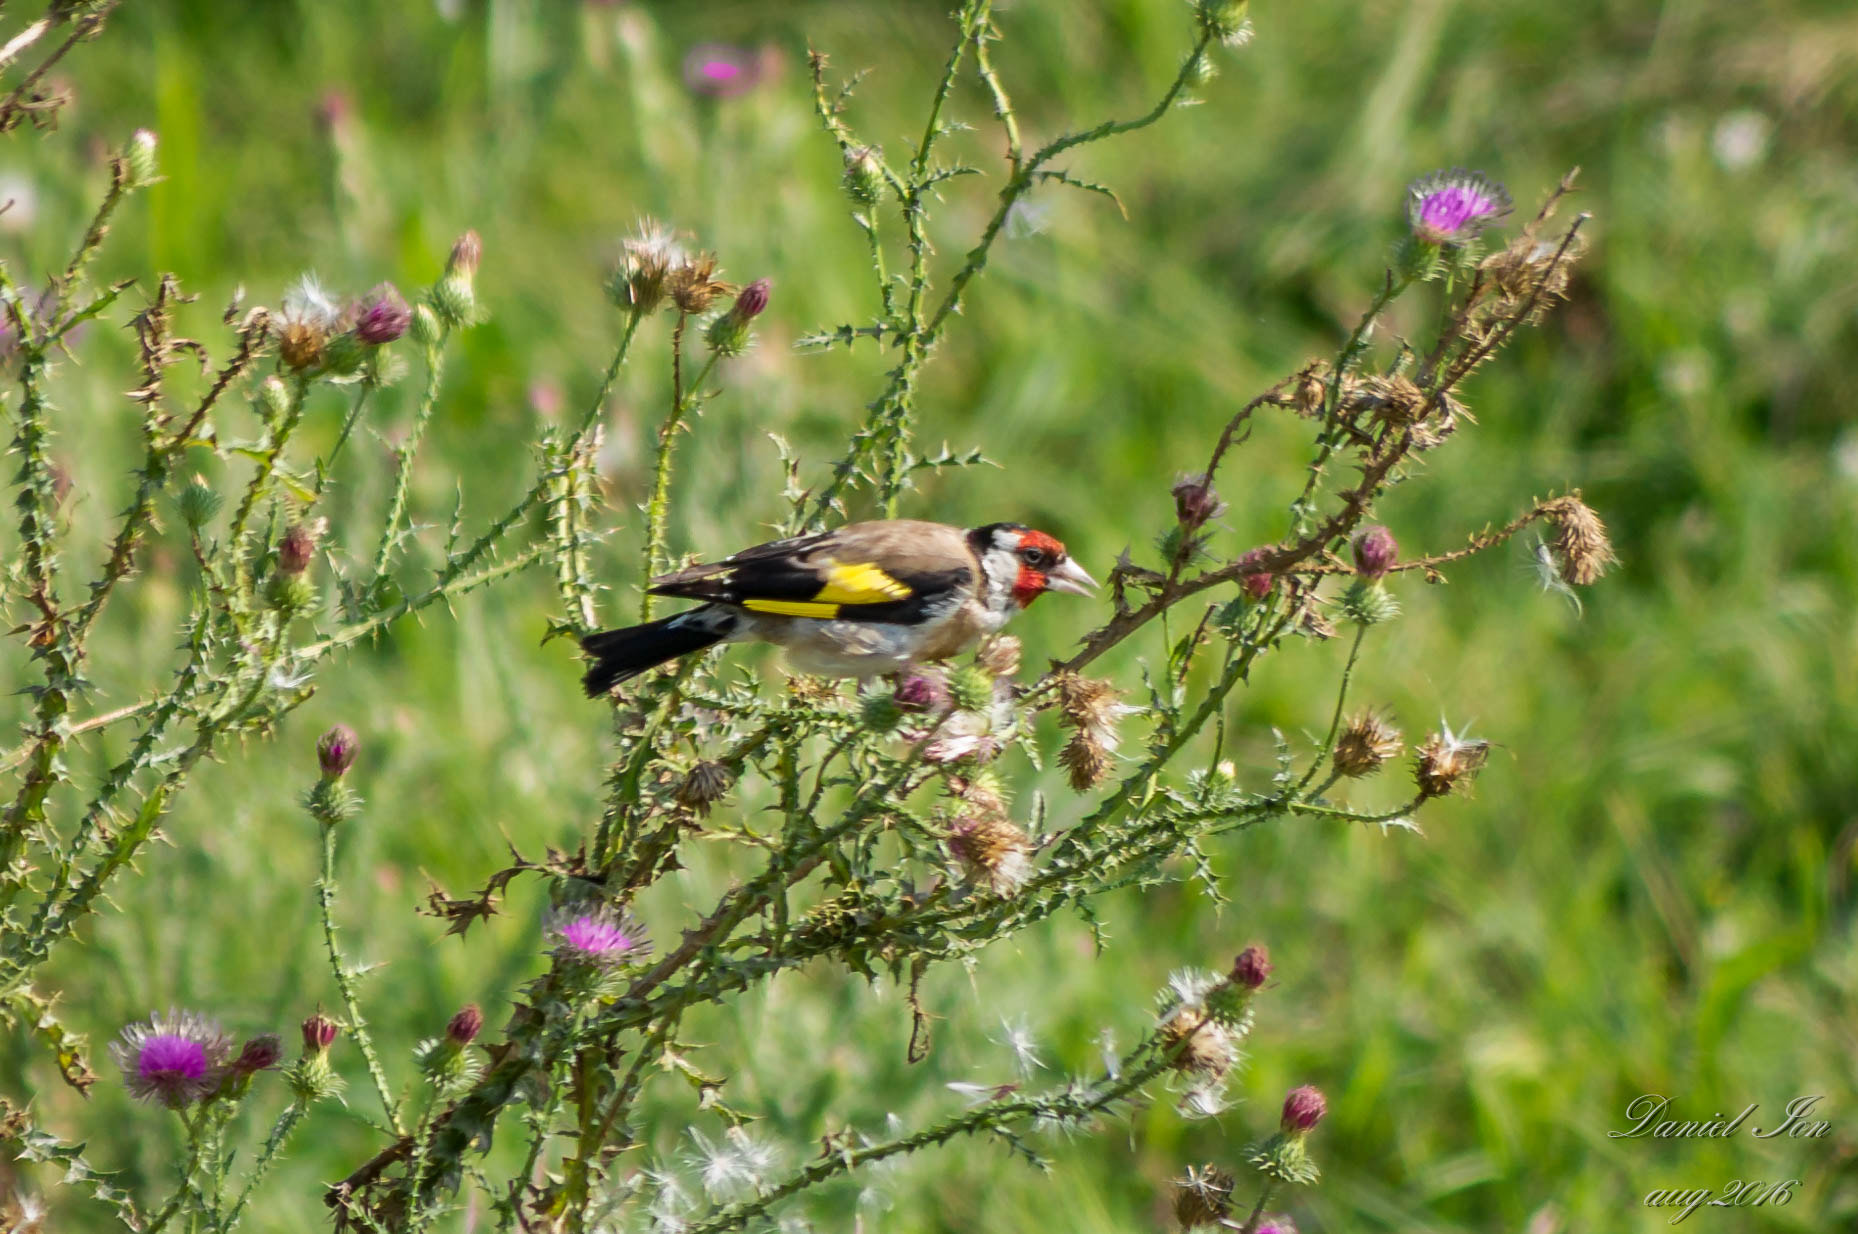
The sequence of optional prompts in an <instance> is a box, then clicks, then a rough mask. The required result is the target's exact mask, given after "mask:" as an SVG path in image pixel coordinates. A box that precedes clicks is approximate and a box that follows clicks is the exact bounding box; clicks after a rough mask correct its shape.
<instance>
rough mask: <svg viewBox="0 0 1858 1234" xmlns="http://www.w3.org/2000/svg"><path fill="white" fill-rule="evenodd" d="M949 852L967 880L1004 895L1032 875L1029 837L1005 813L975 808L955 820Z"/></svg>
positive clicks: (1016, 889)
mask: <svg viewBox="0 0 1858 1234" xmlns="http://www.w3.org/2000/svg"><path fill="white" fill-rule="evenodd" d="M948 851H949V854H950V855H951V856H952V857H954V858H955V860H956V861H958V862H960V863H961V867H962V870H963V871H964V872H965V873H966V874H967V876H968V878H969V880H970V881H971V882H975V883H980V884H983V885H985V886H986V887H987V888H988V890H990V891H992V892H993V893H994V894H995V895H997V896H1000V897H1001V898H1003V899H1004V898H1005V897H1007V896H1010V895H1012V894H1013V893H1014V892H1016V891H1018V890H1019V889H1020V887H1022V886H1023V885H1024V884H1025V882H1026V879H1027V878H1028V877H1030V876H1031V874H1032V838H1031V837H1030V836H1028V835H1027V834H1026V833H1025V831H1023V830H1022V829H1021V828H1020V826H1019V824H1017V823H1015V822H1014V821H1013V820H1012V819H1010V818H1008V817H1006V815H1005V814H1003V813H999V812H996V811H992V810H981V809H977V810H975V811H974V812H973V813H969V814H964V815H962V816H961V817H960V818H958V819H956V820H955V825H954V827H953V829H952V830H950V832H949V836H948Z"/></svg>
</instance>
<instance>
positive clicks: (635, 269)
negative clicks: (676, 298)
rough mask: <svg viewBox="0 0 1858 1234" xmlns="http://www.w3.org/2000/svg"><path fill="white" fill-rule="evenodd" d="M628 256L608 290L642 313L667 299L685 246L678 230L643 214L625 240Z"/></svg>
mask: <svg viewBox="0 0 1858 1234" xmlns="http://www.w3.org/2000/svg"><path fill="white" fill-rule="evenodd" d="M623 243H624V249H625V257H624V259H623V260H622V261H621V262H620V267H619V269H618V270H617V271H616V272H615V274H614V276H613V278H612V279H611V280H609V282H608V283H607V294H608V296H609V297H610V298H611V299H612V301H613V303H615V304H616V305H618V306H619V307H621V308H630V309H631V310H632V311H633V312H635V313H637V314H639V315H640V316H641V317H643V316H645V315H646V314H648V313H651V312H653V311H654V310H655V309H657V307H658V306H659V305H660V304H662V303H664V297H665V284H666V282H667V281H668V280H669V279H670V277H671V271H672V270H674V269H676V268H677V267H679V266H681V265H683V264H684V250H683V247H682V246H681V245H679V244H678V242H677V236H676V233H674V232H673V231H672V230H671V229H670V228H669V227H666V226H665V225H664V224H663V223H660V222H658V221H657V220H655V219H650V218H644V219H640V220H639V225H638V227H637V229H636V232H635V234H634V235H632V236H630V237H628V238H627V239H626V240H625V241H624V242H623Z"/></svg>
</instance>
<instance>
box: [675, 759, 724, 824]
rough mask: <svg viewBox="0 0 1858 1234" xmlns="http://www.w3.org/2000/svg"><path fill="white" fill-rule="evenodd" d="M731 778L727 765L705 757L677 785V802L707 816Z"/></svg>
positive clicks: (720, 797) (720, 798)
mask: <svg viewBox="0 0 1858 1234" xmlns="http://www.w3.org/2000/svg"><path fill="white" fill-rule="evenodd" d="M733 780H734V777H732V776H731V775H730V774H729V769H728V768H727V767H725V766H723V765H722V764H721V763H718V762H714V761H712V760H710V759H705V760H703V761H702V762H700V763H698V764H697V765H696V766H695V767H692V768H691V769H690V774H688V775H686V776H685V777H684V780H683V782H682V783H681V784H679V785H678V786H677V803H678V804H679V805H681V806H685V807H687V808H689V809H692V810H695V811H696V812H697V813H698V814H701V815H703V816H705V817H708V816H709V813H710V807H711V806H712V805H714V804H716V802H718V801H720V800H722V796H723V794H724V793H726V792H728V791H729V785H730V784H731V783H732V782H733Z"/></svg>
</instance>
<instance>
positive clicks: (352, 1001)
mask: <svg viewBox="0 0 1858 1234" xmlns="http://www.w3.org/2000/svg"><path fill="white" fill-rule="evenodd" d="M317 825H318V826H319V827H320V828H321V829H322V833H323V835H322V841H323V873H322V877H321V878H319V879H318V880H317V881H316V903H317V908H318V910H319V911H320V912H321V914H322V921H323V948H324V950H325V951H327V952H328V953H329V969H330V971H331V972H333V973H334V974H335V985H336V989H337V990H338V991H340V992H341V995H342V1007H343V1010H344V1011H346V1012H347V1014H348V1030H349V1032H351V1033H352V1034H354V1037H355V1045H356V1046H357V1047H358V1048H359V1049H360V1050H361V1057H362V1058H363V1059H364V1060H366V1062H367V1064H368V1076H369V1078H371V1079H372V1080H373V1081H374V1091H375V1092H376V1093H378V1094H379V1095H380V1098H381V1108H382V1109H384V1110H386V1111H387V1121H388V1123H390V1124H391V1125H392V1126H393V1129H394V1134H395V1135H404V1134H406V1133H405V1130H404V1129H403V1128H402V1127H401V1125H400V1105H399V1103H398V1102H396V1101H395V1100H394V1096H393V1090H392V1088H391V1087H390V1086H389V1085H388V1083H387V1072H386V1071H385V1070H383V1069H382V1067H381V1060H380V1056H379V1055H377V1054H376V1053H375V1052H374V1038H373V1036H372V1035H371V1034H370V1033H369V1032H368V1022H367V1021H366V1020H364V1019H363V1018H362V1015H361V1002H360V1000H359V999H357V998H356V997H355V982H354V977H353V976H352V975H351V973H350V972H349V968H348V965H346V964H344V963H343V962H342V950H341V948H340V947H338V946H337V945H336V941H335V833H336V828H337V827H339V826H340V825H341V824H340V823H330V822H325V821H320V820H319V821H318V824H317Z"/></svg>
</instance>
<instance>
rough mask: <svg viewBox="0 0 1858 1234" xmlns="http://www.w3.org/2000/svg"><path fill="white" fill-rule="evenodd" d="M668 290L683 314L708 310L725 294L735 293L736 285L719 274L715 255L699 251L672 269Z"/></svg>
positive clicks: (666, 288) (666, 284)
mask: <svg viewBox="0 0 1858 1234" xmlns="http://www.w3.org/2000/svg"><path fill="white" fill-rule="evenodd" d="M665 291H666V292H667V293H668V294H669V295H670V297H671V302H672V303H673V304H675V305H677V311H678V312H680V313H688V314H692V315H694V314H697V313H707V312H709V310H710V306H711V305H712V304H714V303H716V301H717V300H719V299H721V298H722V297H723V296H727V295H733V294H734V293H735V287H734V285H733V284H730V283H725V282H723V281H722V280H721V279H719V278H717V277H716V254H714V253H698V254H697V255H696V256H695V257H691V258H688V259H686V260H685V261H684V262H683V263H682V264H680V265H678V266H676V267H674V268H673V269H672V270H671V273H670V276H669V277H668V278H667V279H666V280H665Z"/></svg>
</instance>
